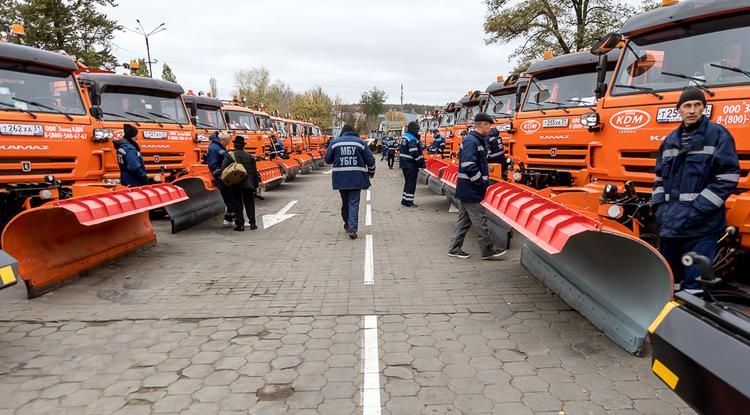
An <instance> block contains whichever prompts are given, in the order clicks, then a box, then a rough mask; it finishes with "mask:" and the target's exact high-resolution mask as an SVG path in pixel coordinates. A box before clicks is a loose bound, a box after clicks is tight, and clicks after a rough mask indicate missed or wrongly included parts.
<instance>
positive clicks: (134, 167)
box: [114, 124, 148, 186]
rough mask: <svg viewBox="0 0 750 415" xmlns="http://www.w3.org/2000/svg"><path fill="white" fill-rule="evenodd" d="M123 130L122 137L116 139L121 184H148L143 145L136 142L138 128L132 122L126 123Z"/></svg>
mask: <svg viewBox="0 0 750 415" xmlns="http://www.w3.org/2000/svg"><path fill="white" fill-rule="evenodd" d="M122 130H123V136H122V138H121V139H115V140H114V145H115V151H116V152H117V164H118V165H119V166H120V184H122V185H123V186H145V185H147V184H148V174H146V164H145V163H144V162H143V157H142V156H141V147H140V146H139V145H138V143H137V142H136V137H137V136H138V129H137V128H135V127H133V126H132V125H130V124H124V125H123V126H122Z"/></svg>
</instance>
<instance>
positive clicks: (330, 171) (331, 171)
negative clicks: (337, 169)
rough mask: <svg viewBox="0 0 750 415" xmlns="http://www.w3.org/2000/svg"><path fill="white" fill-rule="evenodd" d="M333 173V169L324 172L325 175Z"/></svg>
mask: <svg viewBox="0 0 750 415" xmlns="http://www.w3.org/2000/svg"><path fill="white" fill-rule="evenodd" d="M331 173H333V169H330V170H326V171H324V172H323V174H331Z"/></svg>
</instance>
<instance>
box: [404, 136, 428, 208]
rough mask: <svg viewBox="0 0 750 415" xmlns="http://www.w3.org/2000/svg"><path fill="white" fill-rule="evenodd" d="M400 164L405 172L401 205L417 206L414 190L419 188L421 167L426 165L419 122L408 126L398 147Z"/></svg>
mask: <svg viewBox="0 0 750 415" xmlns="http://www.w3.org/2000/svg"><path fill="white" fill-rule="evenodd" d="M398 151H399V154H398V164H399V166H401V171H402V172H403V173H404V192H403V193H402V194H401V205H403V206H406V207H417V205H416V203H414V192H415V191H416V190H417V176H418V175H419V169H420V168H421V167H424V165H425V163H424V157H423V156H422V145H421V144H420V143H419V124H418V123H417V122H415V121H412V122H410V123H409V124H408V125H407V126H406V132H405V133H404V136H403V137H401V142H400V144H399V147H398Z"/></svg>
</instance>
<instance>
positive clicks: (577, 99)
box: [565, 98, 596, 111]
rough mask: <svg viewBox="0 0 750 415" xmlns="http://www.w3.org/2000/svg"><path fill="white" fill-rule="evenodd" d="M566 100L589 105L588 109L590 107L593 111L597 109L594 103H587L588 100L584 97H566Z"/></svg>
mask: <svg viewBox="0 0 750 415" xmlns="http://www.w3.org/2000/svg"><path fill="white" fill-rule="evenodd" d="M565 102H574V103H577V104H579V105H580V104H583V106H585V107H588V109H590V110H591V111H596V108H595V107H594V105H593V104H587V103H586V101H585V100H584V99H582V98H570V99H566V100H565Z"/></svg>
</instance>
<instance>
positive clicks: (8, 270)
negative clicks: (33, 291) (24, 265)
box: [0, 251, 18, 289]
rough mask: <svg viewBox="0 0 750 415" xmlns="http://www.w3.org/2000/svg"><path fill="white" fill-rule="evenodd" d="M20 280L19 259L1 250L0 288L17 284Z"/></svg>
mask: <svg viewBox="0 0 750 415" xmlns="http://www.w3.org/2000/svg"><path fill="white" fill-rule="evenodd" d="M17 282H18V261H16V260H15V258H13V257H12V256H10V255H8V254H6V253H5V251H0V289H3V288H8V287H10V286H13V285H16V283H17Z"/></svg>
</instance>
